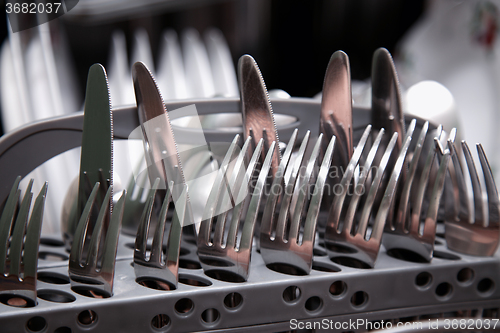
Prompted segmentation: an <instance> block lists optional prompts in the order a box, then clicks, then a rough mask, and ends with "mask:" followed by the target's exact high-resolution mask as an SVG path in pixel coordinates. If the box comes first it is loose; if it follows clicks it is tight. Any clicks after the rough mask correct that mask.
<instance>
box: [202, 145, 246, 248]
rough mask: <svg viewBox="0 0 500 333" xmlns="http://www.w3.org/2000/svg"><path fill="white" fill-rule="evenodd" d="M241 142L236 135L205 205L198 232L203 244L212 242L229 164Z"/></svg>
mask: <svg viewBox="0 0 500 333" xmlns="http://www.w3.org/2000/svg"><path fill="white" fill-rule="evenodd" d="M238 140H239V135H236V136H235V137H234V139H233V141H232V142H231V145H230V146H229V149H228V150H227V152H226V155H225V156H224V159H223V160H222V163H221V165H220V168H219V171H218V172H217V176H216V178H215V181H214V183H213V184H214V185H213V186H212V189H211V191H210V194H209V196H208V200H207V203H206V205H205V210H204V212H203V216H202V221H201V223H200V230H199V232H198V241H199V242H200V243H202V244H208V243H209V242H210V234H211V231H212V221H213V218H214V216H215V215H216V213H217V211H218V207H219V206H220V200H219V197H220V195H221V194H222V191H223V189H224V188H223V186H222V185H223V181H224V179H226V174H227V172H228V171H229V170H228V169H229V163H230V162H231V160H232V158H233V156H234V153H235V150H236V146H237V143H238Z"/></svg>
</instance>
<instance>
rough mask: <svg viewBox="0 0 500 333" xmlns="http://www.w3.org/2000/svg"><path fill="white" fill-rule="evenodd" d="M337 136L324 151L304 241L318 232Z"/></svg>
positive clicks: (312, 237) (307, 218) (310, 238)
mask: <svg viewBox="0 0 500 333" xmlns="http://www.w3.org/2000/svg"><path fill="white" fill-rule="evenodd" d="M335 142H336V138H335V137H334V136H333V137H332V138H331V140H330V143H329V144H328V147H327V149H326V151H325V153H324V157H323V162H322V163H321V167H320V169H319V172H318V177H317V178H316V184H315V185H314V192H315V193H314V194H313V196H312V198H311V202H310V203H309V209H308V211H307V215H306V222H305V223H304V233H303V236H302V243H304V242H306V241H311V242H312V241H314V236H315V234H316V224H317V221H318V215H319V210H320V208H321V201H322V199H323V191H324V188H325V184H326V179H327V177H328V171H329V170H330V165H331V164H332V156H333V151H334V149H335Z"/></svg>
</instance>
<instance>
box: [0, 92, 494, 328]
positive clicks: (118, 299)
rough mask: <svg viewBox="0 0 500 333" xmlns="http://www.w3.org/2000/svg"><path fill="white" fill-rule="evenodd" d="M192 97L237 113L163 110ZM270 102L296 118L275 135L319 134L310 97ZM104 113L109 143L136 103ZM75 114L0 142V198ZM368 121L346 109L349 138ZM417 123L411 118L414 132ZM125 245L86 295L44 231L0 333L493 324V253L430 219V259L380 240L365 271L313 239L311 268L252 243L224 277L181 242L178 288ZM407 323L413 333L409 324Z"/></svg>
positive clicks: (69, 135) (57, 146) (59, 140)
mask: <svg viewBox="0 0 500 333" xmlns="http://www.w3.org/2000/svg"><path fill="white" fill-rule="evenodd" d="M190 104H195V105H196V107H197V111H198V114H200V115H204V114H213V113H219V112H222V113H227V112H232V113H234V112H239V100H237V99H212V100H193V101H183V102H182V103H180V102H179V103H166V106H167V109H168V110H173V109H176V108H178V107H182V106H184V105H190ZM272 105H273V107H274V112H275V113H277V114H286V115H291V116H293V117H295V122H292V123H289V124H287V125H284V126H281V127H280V126H279V125H278V131H279V134H280V138H281V139H282V140H283V141H287V140H288V138H289V136H290V135H291V133H292V131H293V129H294V128H299V136H303V135H304V134H305V132H306V130H307V129H310V130H311V132H312V133H311V134H312V135H313V136H317V134H318V127H319V126H318V124H319V110H320V101H319V100H313V99H304V98H291V99H285V100H273V101H272ZM113 117H114V136H115V139H127V138H128V135H129V134H130V132H131V131H132V130H133V129H134V128H136V127H137V126H139V121H138V119H137V116H136V109H135V108H134V107H130V108H124V109H119V110H114V114H113ZM82 121H83V115H82V113H77V114H75V115H72V116H68V117H61V118H57V119H51V120H45V121H42V122H38V123H34V124H31V125H27V126H25V127H23V128H21V129H19V130H17V131H15V132H12V133H10V134H7V135H5V136H4V137H3V138H2V139H0V170H1V172H2V175H3V182H2V186H1V187H0V199H1V200H4V199H5V198H6V196H7V194H8V191H9V189H10V186H11V184H12V182H13V180H14V179H15V177H16V176H17V175H19V174H21V175H22V176H25V175H26V174H27V173H29V172H30V171H31V170H33V169H34V168H35V167H37V166H38V165H40V164H41V163H43V162H44V161H46V160H48V159H50V158H51V157H53V156H55V155H57V154H59V153H62V152H64V151H66V150H68V149H71V148H74V147H77V146H79V145H80V142H81V134H82ZM369 121H370V114H369V110H366V109H357V108H355V109H354V127H355V131H354V132H355V138H356V136H357V135H358V136H359V133H360V132H361V131H362V130H363V128H364V127H365V126H366V125H367V124H368V123H369ZM422 124H423V120H421V119H420V120H418V121H417V128H418V127H419V126H420V127H421V126H422ZM186 131H189V129H186ZM237 132H238V130H237V129H234V131H232V130H228V131H223V132H222V131H215V130H213V131H210V130H207V131H205V136H206V139H207V141H208V142H213V141H218V142H220V141H231V140H232V139H233V137H234V134H236V133H237ZM356 134H357V135H356ZM417 135H418V133H417ZM49 191H50V188H49ZM134 241H135V239H134V238H133V237H130V236H128V235H125V234H122V235H121V236H120V241H119V248H118V251H117V261H116V272H115V279H114V292H113V296H111V297H109V298H95V297H89V296H88V295H87V294H86V293H83V292H79V291H74V290H72V289H71V286H70V281H69V277H68V265H67V259H68V256H69V254H68V253H67V252H66V250H65V248H64V244H63V242H62V240H61V236H60V235H50V236H49V237H44V238H42V240H41V245H40V252H39V265H38V284H37V288H38V297H39V298H38V304H37V305H36V306H34V307H31V308H15V307H11V306H8V305H6V304H4V303H2V302H0V331H1V332H55V333H63V332H66V333H67V332H108V331H109V332H152V333H153V332H195V331H213V332H284V331H301V332H314V331H316V330H317V331H320V330H322V329H326V330H327V331H338V332H348V331H349V332H365V331H369V330H372V329H373V330H375V329H381V328H390V327H392V328H393V329H395V328H397V323H409V325H407V326H403V327H402V329H403V328H405V329H407V330H406V331H409V330H411V329H412V328H411V324H414V323H416V322H422V323H424V324H425V323H431V322H434V321H436V320H437V319H441V320H442V321H444V322H445V323H446V320H448V323H449V324H450V327H451V324H452V323H453V320H455V321H457V320H458V323H460V322H459V320H460V319H463V320H466V323H467V327H468V328H470V322H469V321H468V320H472V323H473V325H475V326H473V327H472V328H473V329H472V330H474V331H480V330H481V329H485V328H486V326H485V325H486V323H489V324H488V325H489V327H490V329H493V327H494V326H495V329H496V330H500V323H498V318H499V317H500V251H497V253H496V254H495V255H494V256H492V257H473V256H468V255H464V254H459V253H456V252H454V251H451V250H448V249H447V247H446V241H445V239H444V227H443V225H442V224H438V230H437V237H436V243H435V251H434V259H433V260H432V261H431V262H430V263H422V262H418V261H415V260H413V259H412V258H408V257H401V256H398V255H396V254H394V253H388V252H387V251H386V250H385V249H384V247H383V246H382V248H381V250H380V253H379V256H378V259H377V262H376V265H375V267H374V268H371V269H365V268H362V267H359V266H356V265H353V264H352V263H350V262H349V261H348V260H344V259H343V258H342V257H337V258H329V257H328V256H327V255H326V250H325V249H324V247H323V245H322V243H321V239H317V240H316V245H315V248H314V263H313V270H312V272H311V274H310V275H290V274H284V273H281V272H277V271H274V270H271V269H270V268H268V267H266V265H265V264H264V261H263V260H262V258H261V256H260V254H259V253H258V251H257V250H256V248H255V247H254V249H253V253H252V260H251V267H250V275H249V279H248V281H247V282H239V281H235V280H234V279H232V278H231V277H229V276H225V275H224V274H219V275H217V276H207V275H206V274H205V273H204V272H203V270H202V269H201V266H200V263H199V261H198V258H197V254H196V245H195V244H192V243H189V242H183V243H182V246H181V256H180V262H179V265H180V268H179V285H178V288H177V289H176V290H158V289H155V288H154V287H155V286H154V285H145V284H139V283H138V282H137V281H136V280H135V275H134V268H133V248H134ZM0 301H2V300H1V299H0ZM389 323H390V324H389ZM479 324H481V325H482V326H481V328H479V326H478V325H479ZM389 325H390V326H389ZM424 327H425V326H424ZM301 329H303V330H301ZM414 330H415V331H420V332H422V331H423V330H422V329H418V326H417V329H414ZM403 331H404V330H401V332H403Z"/></svg>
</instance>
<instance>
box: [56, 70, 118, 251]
mask: <svg viewBox="0 0 500 333" xmlns="http://www.w3.org/2000/svg"><path fill="white" fill-rule="evenodd" d="M81 146H82V148H81V158H80V174H79V177H78V192H77V193H76V194H75V193H73V192H71V191H70V192H68V194H67V195H68V196H69V197H70V198H71V199H67V200H66V202H73V203H72V206H71V210H70V212H69V216H68V217H67V218H63V219H62V220H61V222H62V230H63V237H64V240H65V242H66V245H67V247H69V246H70V245H71V242H72V241H73V235H74V233H75V231H76V229H77V225H78V223H79V220H80V217H81V216H82V213H83V211H84V207H85V205H86V203H87V201H88V199H89V196H90V192H91V191H92V188H93V185H94V184H96V183H99V184H100V190H99V192H98V194H97V199H96V204H95V207H96V208H95V210H96V211H100V210H101V206H102V205H104V206H107V207H108V208H107V209H108V210H109V213H110V214H111V212H112V210H113V206H112V202H111V203H110V204H109V205H107V203H106V202H105V201H104V196H105V193H106V192H107V190H108V188H111V189H112V187H113V178H112V173H113V163H112V154H113V117H112V113H111V107H110V99H109V93H108V83H107V77H106V72H105V69H104V67H103V66H102V65H100V64H94V65H92V66H91V67H90V69H89V74H88V78H87V91H86V95H85V106H84V118H83V133H82V145H81ZM89 184H90V185H89ZM73 196H76V200H75V199H72V197H73ZM111 197H112V193H111ZM110 214H106V215H105V216H106V219H107V218H108V217H109V216H108V215H110ZM90 218H91V220H92V221H91V222H90V224H89V225H90V227H89V232H90V231H91V230H92V228H93V225H94V221H95V218H96V216H95V214H92V216H91V217H90ZM108 223H109V221H108V220H105V221H104V230H106V229H107V225H108Z"/></svg>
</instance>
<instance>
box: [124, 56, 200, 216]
mask: <svg viewBox="0 0 500 333" xmlns="http://www.w3.org/2000/svg"><path fill="white" fill-rule="evenodd" d="M132 77H133V80H134V89H135V97H136V101H137V111H138V115H139V121H140V124H141V128H142V134H143V139H144V140H143V143H144V149H145V156H146V161H147V163H148V174H149V179H150V181H151V184H153V183H154V181H155V180H156V178H159V179H160V181H161V183H162V185H163V186H164V187H163V188H164V189H166V188H167V186H168V183H170V182H174V185H173V188H172V189H171V191H172V198H173V200H174V203H175V201H176V200H180V199H181V198H186V200H187V203H186V206H187V211H186V214H187V216H186V220H185V221H186V222H185V224H184V225H187V224H192V222H193V215H192V212H191V205H190V200H189V196H188V195H187V193H183V191H185V189H186V188H187V186H186V181H185V178H184V173H183V171H182V163H181V159H180V155H179V152H178V150H177V144H176V142H175V137H174V132H173V129H172V126H171V124H170V119H169V116H168V112H167V109H166V107H165V104H164V102H163V99H162V97H161V94H160V91H159V90H158V87H157V85H156V82H155V79H154V78H153V75H152V74H151V72H150V71H149V70H148V68H147V67H146V66H145V65H144V64H143V63H142V62H136V63H135V64H134V65H133V67H132ZM167 182H168V183H167Z"/></svg>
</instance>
